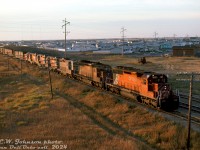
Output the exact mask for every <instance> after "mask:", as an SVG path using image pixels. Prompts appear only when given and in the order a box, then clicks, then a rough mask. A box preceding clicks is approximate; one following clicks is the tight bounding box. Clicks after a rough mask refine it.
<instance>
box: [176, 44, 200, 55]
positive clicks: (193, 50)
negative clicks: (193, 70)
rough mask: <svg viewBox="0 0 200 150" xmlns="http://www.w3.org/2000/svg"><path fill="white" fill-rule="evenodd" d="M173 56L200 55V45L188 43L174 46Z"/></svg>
mask: <svg viewBox="0 0 200 150" xmlns="http://www.w3.org/2000/svg"><path fill="white" fill-rule="evenodd" d="M172 49H173V56H196V57H200V46H197V45H186V46H173V48H172Z"/></svg>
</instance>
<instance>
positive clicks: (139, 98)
mask: <svg viewBox="0 0 200 150" xmlns="http://www.w3.org/2000/svg"><path fill="white" fill-rule="evenodd" d="M136 99H137V101H138V102H140V103H141V102H142V99H141V96H140V95H138V96H137V97H136Z"/></svg>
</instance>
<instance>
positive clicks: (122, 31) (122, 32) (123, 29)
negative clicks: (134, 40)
mask: <svg viewBox="0 0 200 150" xmlns="http://www.w3.org/2000/svg"><path fill="white" fill-rule="evenodd" d="M125 31H126V29H125V28H124V27H122V28H121V32H120V33H121V34H122V42H123V43H122V56H124V38H125V36H124V32H125Z"/></svg>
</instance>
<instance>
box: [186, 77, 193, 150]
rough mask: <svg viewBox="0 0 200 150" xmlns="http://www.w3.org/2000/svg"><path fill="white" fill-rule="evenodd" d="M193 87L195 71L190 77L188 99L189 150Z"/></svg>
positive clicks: (188, 147)
mask: <svg viewBox="0 0 200 150" xmlns="http://www.w3.org/2000/svg"><path fill="white" fill-rule="evenodd" d="M192 88H193V73H192V74H191V79H190V91H189V99H188V135H187V150H189V149H190V128H191V107H192Z"/></svg>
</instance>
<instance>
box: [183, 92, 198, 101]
mask: <svg viewBox="0 0 200 150" xmlns="http://www.w3.org/2000/svg"><path fill="white" fill-rule="evenodd" d="M180 97H181V98H184V99H188V97H189V96H188V95H186V94H182V93H181V94H180ZM192 101H194V102H197V103H200V97H199V96H196V95H193V96H192Z"/></svg>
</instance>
